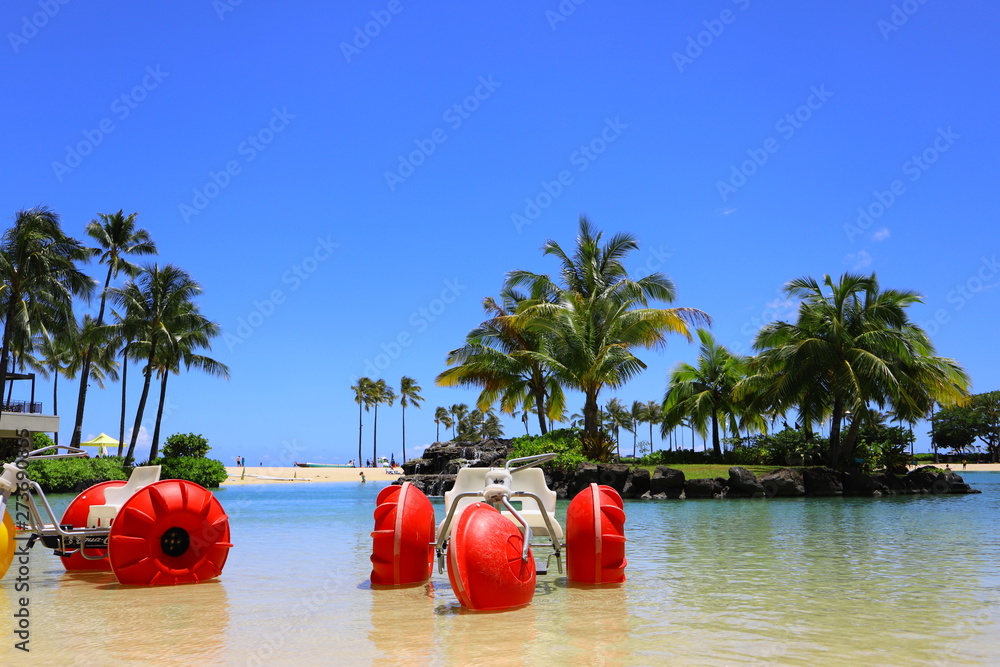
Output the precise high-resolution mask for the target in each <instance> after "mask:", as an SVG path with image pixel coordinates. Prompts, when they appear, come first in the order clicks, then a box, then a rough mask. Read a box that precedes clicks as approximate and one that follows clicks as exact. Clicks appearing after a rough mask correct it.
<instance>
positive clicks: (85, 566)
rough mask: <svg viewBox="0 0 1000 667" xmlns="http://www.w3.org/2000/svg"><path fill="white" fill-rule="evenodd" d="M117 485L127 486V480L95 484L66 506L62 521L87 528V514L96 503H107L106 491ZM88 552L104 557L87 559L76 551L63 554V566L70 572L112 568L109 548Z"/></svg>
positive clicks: (64, 523) (88, 550)
mask: <svg viewBox="0 0 1000 667" xmlns="http://www.w3.org/2000/svg"><path fill="white" fill-rule="evenodd" d="M117 486H125V481H124V480H115V481H113V482H101V483H100V484H94V485H93V486H92V487H90V488H89V489H87V490H86V491H84V492H83V493H81V494H80V495H78V496H77V497H76V498H74V499H73V502H71V503H70V504H69V507H67V508H66V511H65V512H63V516H62V521H60V523H62V524H63V525H70V526H74V527H75V528H86V527H87V515H88V514H90V508H91V507H92V506H94V505H103V504H104V503H105V499H104V492H105V491H106V490H107V489H113V488H115V487H117ZM87 553H88V554H92V555H96V554H101V555H103V556H104V558H101V559H100V560H87V559H86V558H84V557H83V556H81V555H80V552H79V551H74V552H73V553H72V554H71V555H69V556H63V557H62V558H60V559H59V560H60V561H61V562H62V564H63V567H64V568H66V569H67V570H69V571H70V572H77V571H94V570H99V571H102V572H107V571H109V570H111V563H110V562H108V558H107V553H108V552H107V550H105V549H87Z"/></svg>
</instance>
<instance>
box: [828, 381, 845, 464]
mask: <svg viewBox="0 0 1000 667" xmlns="http://www.w3.org/2000/svg"><path fill="white" fill-rule="evenodd" d="M843 411H844V401H843V399H841V398H840V397H837V398H835V399H833V419H832V420H831V422H830V448H829V449H828V450H827V454H826V464H827V465H828V466H830V467H831V468H837V467H838V466H839V465H840V420H841V417H842V416H843V415H842V414H841V413H842V412H843Z"/></svg>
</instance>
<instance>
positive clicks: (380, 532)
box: [371, 482, 434, 586]
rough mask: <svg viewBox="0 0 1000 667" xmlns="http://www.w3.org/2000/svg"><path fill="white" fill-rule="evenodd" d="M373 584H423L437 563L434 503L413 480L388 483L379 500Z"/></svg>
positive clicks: (380, 493)
mask: <svg viewBox="0 0 1000 667" xmlns="http://www.w3.org/2000/svg"><path fill="white" fill-rule="evenodd" d="M375 503H376V507H375V530H374V531H372V555H371V561H372V574H371V581H372V583H373V584H381V585H385V586H402V585H406V584H419V583H423V582H425V581H427V580H428V579H429V578H430V576H431V569H432V568H433V565H434V544H433V542H434V506H433V505H431V501H430V500H428V499H427V496H426V495H424V492H423V491H421V490H420V489H418V488H417V487H415V486H413V485H412V484H410V483H409V482H404V483H403V484H402V485H392V486H387V487H385V488H384V489H382V490H381V491H380V492H379V494H378V498H377V499H376V500H375Z"/></svg>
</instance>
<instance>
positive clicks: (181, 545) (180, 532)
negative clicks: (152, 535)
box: [160, 527, 191, 558]
mask: <svg viewBox="0 0 1000 667" xmlns="http://www.w3.org/2000/svg"><path fill="white" fill-rule="evenodd" d="M190 546H191V536H190V535H188V532H187V531H186V530H184V529H183V528H177V527H174V528H170V529H169V530H167V532H165V533H163V537H161V538H160V548H161V549H163V553H165V554H166V555H168V556H172V557H174V558H177V557H178V556H181V555H183V554H184V552H186V551H187V550H188V547H190Z"/></svg>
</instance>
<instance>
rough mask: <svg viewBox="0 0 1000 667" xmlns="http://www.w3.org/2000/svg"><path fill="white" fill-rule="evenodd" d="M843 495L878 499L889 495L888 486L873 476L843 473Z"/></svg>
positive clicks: (859, 473) (860, 473)
mask: <svg viewBox="0 0 1000 667" xmlns="http://www.w3.org/2000/svg"><path fill="white" fill-rule="evenodd" d="M842 479H843V483H844V495H845V496H871V497H876V498H877V497H880V496H887V495H890V494H891V491H890V489H889V487H888V486H886V485H885V483H884V482H883V480H882V479H881V478H879V477H876V476H875V475H868V474H865V473H863V472H845V473H843V477H842Z"/></svg>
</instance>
